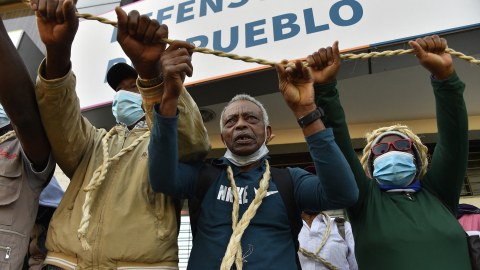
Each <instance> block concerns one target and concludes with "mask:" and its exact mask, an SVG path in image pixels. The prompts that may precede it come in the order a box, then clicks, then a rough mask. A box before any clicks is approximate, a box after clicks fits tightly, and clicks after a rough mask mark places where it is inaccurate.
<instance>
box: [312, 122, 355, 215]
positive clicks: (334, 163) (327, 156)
mask: <svg viewBox="0 0 480 270" xmlns="http://www.w3.org/2000/svg"><path fill="white" fill-rule="evenodd" d="M321 133H323V134H321ZM320 135H322V136H320ZM306 140H307V143H308V145H309V148H310V155H311V156H312V158H313V161H314V163H315V169H316V171H317V177H318V180H319V181H320V183H321V186H318V188H317V203H319V204H321V205H322V206H323V208H327V209H341V208H347V207H349V206H351V205H353V204H354V203H355V202H356V201H357V199H358V188H357V184H356V183H355V178H354V176H353V174H352V170H351V169H350V166H349V165H348V163H347V161H346V159H345V157H344V156H343V154H342V152H341V151H340V149H339V148H338V146H337V144H336V143H335V139H334V136H333V131H332V130H331V129H328V130H325V131H322V132H319V133H316V134H314V135H311V136H309V137H307V138H306Z"/></svg>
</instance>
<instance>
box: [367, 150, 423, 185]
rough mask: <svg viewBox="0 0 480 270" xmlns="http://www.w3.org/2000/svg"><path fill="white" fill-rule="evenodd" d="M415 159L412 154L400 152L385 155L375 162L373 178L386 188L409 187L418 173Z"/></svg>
mask: <svg viewBox="0 0 480 270" xmlns="http://www.w3.org/2000/svg"><path fill="white" fill-rule="evenodd" d="M414 159H415V158H414V157H413V155H412V154H410V153H406V152H400V151H392V152H388V153H386V154H383V155H381V156H379V157H378V158H377V159H375V161H374V162H373V166H374V171H373V177H374V178H375V179H376V180H377V181H378V182H379V183H380V184H382V185H385V186H389V187H405V186H408V185H409V184H411V183H412V181H413V180H414V178H415V175H416V173H417V167H416V166H415V163H414V162H413V161H414Z"/></svg>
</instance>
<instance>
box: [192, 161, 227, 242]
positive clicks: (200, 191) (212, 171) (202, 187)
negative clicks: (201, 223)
mask: <svg viewBox="0 0 480 270" xmlns="http://www.w3.org/2000/svg"><path fill="white" fill-rule="evenodd" d="M221 172H222V169H221V168H219V167H215V166H213V165H210V164H205V166H203V168H202V169H201V170H200V173H199V174H198V182H197V189H196V191H195V195H193V197H192V198H191V199H189V200H188V212H189V215H190V227H191V229H192V236H193V238H192V242H193V241H194V240H195V235H196V234H197V222H198V217H199V216H200V210H201V206H202V201H203V198H204V197H205V194H207V191H208V190H209V189H210V187H211V186H212V185H213V182H215V180H216V179H217V177H218V176H219V175H220V173H221Z"/></svg>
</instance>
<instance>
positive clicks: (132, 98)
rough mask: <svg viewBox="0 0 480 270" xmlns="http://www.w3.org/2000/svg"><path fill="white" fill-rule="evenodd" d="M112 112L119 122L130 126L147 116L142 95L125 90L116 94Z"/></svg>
mask: <svg viewBox="0 0 480 270" xmlns="http://www.w3.org/2000/svg"><path fill="white" fill-rule="evenodd" d="M112 112H113V115H114V116H115V119H117V122H120V123H124V124H125V125H127V126H130V125H132V124H134V123H135V122H137V121H138V120H140V119H141V118H142V117H143V116H145V112H144V111H143V109H142V96H141V95H140V94H137V93H132V92H129V91H125V90H120V91H118V92H117V94H116V95H115V98H114V99H113V104H112Z"/></svg>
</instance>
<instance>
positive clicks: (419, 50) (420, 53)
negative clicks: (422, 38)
mask: <svg viewBox="0 0 480 270" xmlns="http://www.w3.org/2000/svg"><path fill="white" fill-rule="evenodd" d="M408 44H409V45H410V46H411V47H412V48H413V51H414V52H415V55H416V56H417V58H418V59H420V58H423V57H425V55H426V54H427V53H426V52H425V51H424V50H423V48H422V46H420V44H418V43H417V42H415V41H413V40H411V41H409V42H408Z"/></svg>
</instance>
